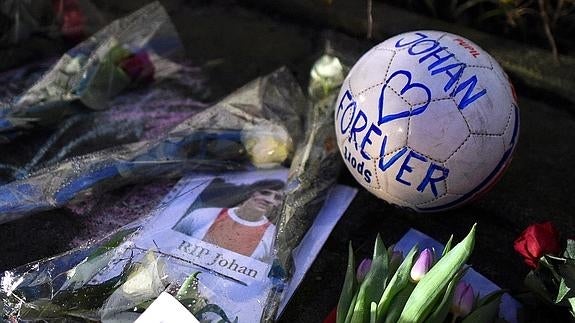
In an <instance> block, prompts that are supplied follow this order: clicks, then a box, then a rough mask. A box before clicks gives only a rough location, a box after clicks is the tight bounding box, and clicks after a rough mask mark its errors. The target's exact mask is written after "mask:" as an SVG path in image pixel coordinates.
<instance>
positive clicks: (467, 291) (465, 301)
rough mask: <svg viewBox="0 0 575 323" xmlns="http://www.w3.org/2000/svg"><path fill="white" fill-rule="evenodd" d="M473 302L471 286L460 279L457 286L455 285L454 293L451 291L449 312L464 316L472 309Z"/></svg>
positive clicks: (473, 296) (456, 315)
mask: <svg viewBox="0 0 575 323" xmlns="http://www.w3.org/2000/svg"><path fill="white" fill-rule="evenodd" d="M474 302H475V295H474V294H473V287H471V285H470V284H468V283H466V282H463V281H460V282H459V284H457V287H455V293H453V300H452V302H451V313H453V315H454V316H455V317H465V316H467V315H468V314H469V313H471V310H473V303H474Z"/></svg>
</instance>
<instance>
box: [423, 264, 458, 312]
mask: <svg viewBox="0 0 575 323" xmlns="http://www.w3.org/2000/svg"><path fill="white" fill-rule="evenodd" d="M466 271H467V270H466V269H463V270H460V271H459V272H458V273H457V275H455V277H453V279H452V280H451V281H450V282H449V284H448V285H447V288H446V289H445V292H444V293H443V297H442V298H441V301H440V302H439V304H437V307H436V308H435V310H434V311H433V312H432V313H431V315H430V316H429V317H428V318H427V320H425V322H426V323H443V322H444V321H445V319H446V318H447V314H449V310H450V309H451V303H452V301H453V294H454V293H455V287H456V286H457V284H458V283H459V280H461V277H462V276H463V275H464V274H465V272H466Z"/></svg>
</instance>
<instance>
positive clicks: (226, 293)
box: [0, 4, 345, 322]
mask: <svg viewBox="0 0 575 323" xmlns="http://www.w3.org/2000/svg"><path fill="white" fill-rule="evenodd" d="M154 6H157V4H152V5H151V6H148V7H146V8H144V9H142V10H140V11H139V14H133V15H131V16H130V17H131V18H130V19H133V20H134V21H137V20H139V19H141V15H142V14H143V15H144V16H145V15H146V13H147V12H150V11H147V10H151V9H150V8H156V9H158V7H154ZM156 9H155V10H156ZM158 10H159V9H158ZM160 11H161V10H160ZM155 12H158V11H157V10H156V11H155ZM126 19H128V18H126ZM123 21H126V20H123ZM108 30H111V29H108ZM98 35H100V36H102V37H104V38H105V36H104V34H100V33H98V34H96V36H94V37H95V38H94V39H97V38H98V37H99V36H98ZM102 48H104V47H102ZM104 52H107V53H109V52H110V51H109V47H107V49H106V50H104ZM152 61H154V60H152ZM59 62H62V60H60V61H59ZM159 62H161V64H163V65H157V64H154V77H155V79H156V82H155V83H154V84H153V86H149V87H147V88H146V87H144V88H138V87H135V88H134V87H132V86H127V87H123V88H122V90H129V91H127V92H126V91H125V92H121V91H114V92H113V95H108V94H109V93H111V92H106V93H104V94H103V95H101V96H100V94H98V96H99V97H100V98H105V99H103V100H99V99H96V100H92V99H88V100H85V99H86V98H88V97H90V96H82V95H78V96H75V97H74V99H73V100H75V101H79V102H82V104H83V105H85V106H89V107H92V108H93V109H92V110H89V112H86V113H78V114H74V116H72V117H69V116H66V117H65V118H63V119H62V121H61V122H59V123H58V122H56V120H50V118H48V119H46V120H47V121H48V122H47V123H51V122H54V123H56V124H59V126H58V127H57V129H56V130H53V131H52V132H50V136H48V139H47V140H46V141H44V142H41V143H35V145H34V147H36V149H31V153H30V154H29V157H28V158H23V157H20V159H18V160H17V161H10V160H6V161H3V162H4V164H3V165H0V166H3V169H4V178H5V183H4V184H3V185H1V186H0V222H7V221H12V220H14V219H18V218H20V217H23V216H26V215H30V214H35V213H38V212H39V211H42V210H47V209H53V208H58V207H63V206H66V207H68V208H70V209H72V210H74V211H75V212H77V213H79V214H84V215H86V214H90V213H93V212H98V213H108V214H110V216H112V217H113V216H114V214H115V213H118V212H120V210H122V209H123V208H125V205H127V206H128V208H129V209H130V210H131V212H134V213H137V216H136V217H135V218H136V220H135V221H134V222H132V223H130V224H128V225H126V226H124V227H122V228H121V229H119V230H117V231H116V232H115V233H113V234H112V235H109V236H107V237H105V238H103V239H101V240H98V241H95V242H93V243H89V244H84V245H82V246H81V247H79V248H76V249H74V250H71V251H69V252H66V253H64V254H61V255H58V256H55V257H52V258H49V259H43V260H40V261H36V262H33V263H30V264H27V265H24V266H21V267H19V268H16V269H14V270H9V271H5V272H4V273H3V274H2V276H1V277H0V299H2V304H3V307H2V318H3V319H4V320H8V321H12V322H34V321H48V322H76V321H77V322H84V321H102V322H133V321H135V320H137V319H138V317H140V315H141V314H142V313H143V312H146V310H147V309H149V308H152V307H151V304H153V303H154V301H155V300H156V299H158V297H159V296H160V295H164V296H165V295H167V296H165V297H163V299H166V297H167V298H168V299H171V300H173V301H175V302H176V303H179V304H181V305H183V306H185V307H184V308H185V309H187V311H189V312H191V313H193V314H194V315H195V316H196V317H197V318H198V319H199V320H200V321H201V322H256V321H258V320H259V321H265V322H268V321H274V320H275V317H276V315H277V312H278V307H279V303H280V301H281V299H282V297H283V296H284V295H283V293H284V291H285V289H286V286H287V285H288V284H289V283H290V280H291V278H292V275H293V272H294V269H295V268H294V261H293V259H292V252H293V251H294V249H296V248H297V247H298V245H299V244H300V242H301V240H302V238H303V237H304V235H305V233H306V232H307V231H308V230H309V229H310V226H311V225H312V223H313V221H314V219H315V218H316V216H317V214H318V212H320V209H321V208H322V206H323V205H324V202H325V201H326V198H327V197H328V194H329V192H330V190H331V189H332V187H333V186H334V184H335V183H336V180H337V175H338V172H339V170H340V167H341V161H340V158H339V153H338V150H337V144H336V142H335V134H334V131H333V100H334V99H335V95H336V94H337V90H338V87H339V85H340V84H341V81H342V80H343V75H345V71H344V67H343V66H342V65H341V63H340V62H339V60H338V59H337V58H335V57H333V56H325V57H323V58H322V59H320V60H319V61H318V62H317V64H316V66H314V68H313V69H312V71H313V72H312V81H311V84H310V88H309V91H308V93H309V96H307V97H306V96H305V95H304V93H302V91H301V89H300V87H299V85H298V84H297V82H296V81H295V79H294V78H293V76H292V75H291V74H290V73H289V72H288V71H287V70H286V69H279V70H277V71H275V72H273V73H271V74H269V75H267V76H264V77H260V78H258V79H256V80H254V81H252V82H250V83H249V84H247V85H246V86H244V87H242V88H240V89H238V90H237V91H235V92H234V93H232V94H231V95H229V96H228V97H226V98H225V99H223V100H221V101H220V102H218V103H217V104H215V105H212V106H210V107H205V106H204V105H203V104H201V103H199V102H198V101H195V100H193V99H190V100H189V101H186V100H187V99H186V95H189V94H190V93H197V92H198V91H197V90H198V89H197V78H196V76H197V75H196V74H194V73H195V71H194V70H192V69H190V68H189V67H186V66H184V65H180V64H176V63H174V62H171V61H168V60H165V59H161V60H159ZM57 64H60V63H57ZM88 65H89V64H88ZM98 66H101V65H98ZM159 66H162V67H161V68H159ZM159 71H164V72H166V71H167V72H169V73H167V72H166V73H165V77H163V78H157V76H158V74H157V73H158V72H159ZM28 73H31V74H32V75H38V73H36V72H34V69H31V70H30V69H28V70H26V69H23V70H21V74H20V75H21V76H22V75H28ZM48 74H49V73H48ZM48 74H46V75H48ZM17 75H18V74H17ZM96 79H97V78H96ZM45 80H47V79H46V78H45V77H44V78H42V79H41V81H40V82H38V83H36V85H35V86H38V84H42V82H44V81H45ZM25 83H26V82H25V81H23V82H22V84H25ZM49 84H50V82H48V83H46V85H47V86H48V87H49V86H50V85H49ZM32 88H33V87H32ZM90 92H91V93H101V92H97V91H92V90H90ZM27 93H35V92H34V91H31V92H30V91H29V92H27ZM74 93H77V92H74ZM31 98H32V99H31V101H27V102H34V100H35V99H34V98H39V96H38V97H34V95H32V96H31ZM40 101H41V100H40ZM64 101H66V100H64ZM84 101H85V102H84ZM135 102H136V103H135ZM171 102H173V103H174V104H173V105H172V104H171ZM94 103H95V104H94ZM100 103H105V106H106V107H109V110H98V109H100V108H101V107H103V106H104V104H102V105H101V104H100ZM61 104H62V100H59V101H58V104H57V106H58V107H59V108H56V110H51V109H52V107H49V106H48V105H44V104H40V105H39V106H37V108H38V109H39V110H44V109H48V110H51V112H50V113H48V114H47V115H50V114H51V113H52V112H54V111H59V110H58V109H61V108H60V107H62V106H66V105H67V104H68V102H67V101H66V103H64V105H61ZM32 106H33V105H27V107H32ZM159 107H162V109H158V108H159ZM190 108H191V109H190ZM35 109H36V108H34V109H32V110H35ZM24 110H26V109H24ZM32 110H30V111H32ZM48 110H46V111H48ZM26 113H28V112H26ZM135 116H136V117H135ZM158 116H161V118H163V119H166V120H165V122H161V123H158V122H157V119H158ZM12 117H13V116H12V115H11V118H12ZM5 120H9V122H12V121H13V120H16V119H13V118H12V119H10V118H5ZM38 120H39V119H38ZM304 120H305V127H304ZM132 122H135V123H132ZM110 123H111V124H110ZM6 124H7V123H6ZM33 124H34V125H35V123H27V124H25V126H30V125H33ZM122 125H123V126H122ZM14 126H16V123H13V124H12V126H8V127H7V128H5V129H9V130H6V131H5V132H4V133H5V134H6V133H17V132H19V131H21V130H28V129H27V128H25V127H21V126H16V127H14ZM86 126H87V128H88V129H90V130H89V131H88V132H87V133H86V131H85V128H86ZM172 126H173V127H172ZM170 128H171V130H168V129H170ZM33 131H38V129H33ZM88 134H90V135H88ZM36 135H37V133H36ZM85 136H88V137H85ZM34 137H37V136H34ZM5 138H7V139H9V140H10V143H8V144H6V145H7V147H12V149H13V147H14V145H16V144H21V143H22V142H26V140H28V139H27V138H28V137H27V136H25V135H24V136H21V137H9V136H5ZM102 138H110V139H111V140H110V141H108V142H107V143H106V144H104V145H103V146H102V144H101V140H100V139H102ZM70 139H72V140H70ZM74 139H77V140H78V141H77V144H74V142H76V141H75V140H74ZM281 166H285V167H287V166H289V169H286V168H283V167H281ZM0 168H2V167H0ZM258 168H259V169H262V168H264V169H266V170H257V169H258ZM0 170H1V169H0ZM240 170H241V171H243V172H241V173H238V172H237V171H240ZM206 172H209V173H206ZM182 176H185V177H184V178H183V179H182V180H180V181H179V182H178V184H176V185H175V186H174V187H173V188H171V189H169V186H170V184H171V182H166V180H165V179H166V178H178V177H182ZM133 183H139V184H140V185H136V186H132V187H131V189H130V190H129V192H127V193H126V192H124V193H126V194H125V195H124V196H122V197H121V198H117V199H112V200H111V201H110V203H102V204H100V205H98V207H96V208H95V209H96V211H94V210H93V209H91V207H90V206H86V204H90V203H92V204H93V203H99V202H94V200H95V199H93V198H91V199H87V198H86V197H98V196H102V194H103V193H104V192H110V190H112V189H116V188H118V187H121V186H125V185H127V184H133ZM168 190H169V191H170V192H169V193H168V194H167V195H165V196H164V197H163V198H161V196H163V195H164V194H165V193H166V192H167V191H168ZM115 192H117V191H115ZM148 196H152V197H151V198H147V197H148ZM160 199H161V200H160ZM262 209H265V210H263V211H262ZM246 210H251V212H252V213H253V212H255V211H254V210H258V211H257V212H255V213H253V214H256V215H258V216H259V218H256V219H251V218H250V217H249V214H250V212H247V211H246ZM253 214H252V215H253ZM140 216H143V217H140ZM206 219H207V220H206ZM253 222H255V223H257V225H254V223H253ZM206 223H207V224H206ZM238 223H239V226H238ZM220 230H223V231H220ZM226 230H227V231H226ZM229 230H232V231H231V232H230V231H229ZM218 232H219V233H218ZM247 233H250V234H249V235H247V236H248V237H252V235H251V234H255V235H256V238H253V237H252V238H249V239H248V240H245V239H243V238H242V237H243V236H244V235H246V234H247Z"/></svg>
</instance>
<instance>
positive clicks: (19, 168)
mask: <svg viewBox="0 0 575 323" xmlns="http://www.w3.org/2000/svg"><path fill="white" fill-rule="evenodd" d="M174 37H176V35H175V31H174V30H173V26H171V23H170V22H169V20H168V17H167V15H166V13H165V11H164V10H163V9H162V7H161V6H160V5H159V4H158V3H153V4H151V5H148V6H146V7H144V8H143V9H140V10H139V11H137V12H135V13H133V14H131V15H130V16H128V17H126V18H123V19H120V20H118V21H115V22H113V23H112V24H111V25H110V26H108V27H106V28H104V29H103V30H102V31H100V32H98V33H96V34H95V35H94V36H92V37H91V38H90V39H88V40H86V41H85V42H83V43H81V44H80V45H78V46H77V47H75V48H74V49H73V50H72V51H71V52H69V53H67V54H65V55H64V56H63V58H62V59H60V60H59V61H58V62H57V63H56V64H55V66H54V67H52V68H51V69H49V71H48V72H47V73H46V74H44V76H42V77H41V78H40V80H39V81H38V82H36V83H35V84H34V85H33V86H31V87H30V88H28V90H26V91H24V94H23V95H21V96H20V97H19V98H18V99H17V100H16V102H15V103H14V104H13V105H11V106H10V107H9V108H8V109H6V110H4V116H3V118H0V124H1V125H2V126H3V128H2V129H3V131H0V132H1V133H2V134H4V139H5V140H12V142H10V144H8V145H6V146H5V151H10V150H12V149H13V150H14V151H15V152H17V154H6V155H5V156H4V158H0V159H4V160H2V163H0V171H2V170H3V171H4V173H7V176H6V177H5V184H4V185H1V186H0V223H2V222H8V221H12V220H14V219H17V218H20V217H22V216H24V215H27V214H31V213H35V212H38V211H42V210H47V209H52V208H57V207H61V206H63V205H66V204H68V203H70V202H72V201H74V202H78V201H80V200H81V199H82V198H84V197H86V196H93V195H98V194H101V193H102V192H104V191H108V190H110V189H113V188H117V187H120V186H123V185H126V184H131V183H136V182H143V181H149V180H151V179H153V178H158V177H168V176H181V175H182V174H184V173H185V172H187V171H190V170H196V171H197V170H230V169H240V168H245V167H251V166H252V165H255V166H258V167H273V166H275V165H278V164H281V163H282V162H285V161H287V160H289V158H291V155H292V154H293V146H294V145H295V143H297V142H299V141H300V137H301V132H302V131H301V130H300V129H301V127H302V126H301V123H302V113H303V110H304V108H305V107H304V105H305V98H304V97H303V94H302V93H301V90H300V89H299V87H298V85H297V84H296V82H295V81H294V80H293V77H292V76H291V75H289V73H288V72H287V71H285V70H280V71H278V72H276V73H273V74H271V75H270V76H267V77H264V78H261V79H259V80H256V81H254V82H253V83H252V84H250V85H247V86H246V87H245V88H243V89H241V90H239V91H238V92H236V93H234V94H232V95H230V96H229V97H227V98H225V99H223V100H222V101H221V102H219V103H218V104H216V105H214V106H212V107H210V108H207V109H205V111H203V112H202V113H200V114H197V115H194V114H195V113H196V112H197V111H198V110H203V109H204V107H203V106H202V104H201V103H198V102H197V101H195V100H193V99H192V98H193V97H190V95H194V93H197V92H198V89H197V88H196V86H197V83H195V82H194V78H193V77H194V74H193V73H190V72H191V71H190V68H187V67H185V66H182V65H179V64H176V63H174V62H171V61H169V60H166V59H164V58H162V57H161V56H158V55H157V54H156V53H160V52H161V53H162V54H169V53H170V52H172V51H173V50H177V48H178V46H177V44H179V41H178V40H177V38H174ZM127 49H130V50H131V51H133V52H134V53H132V54H130V53H129V51H128V50H127ZM142 53H143V54H142ZM138 55H144V57H147V58H149V59H150V60H151V61H147V58H141V57H140V56H138ZM117 56H119V57H124V61H122V62H123V63H121V64H120V65H115V64H112V65H110V64H108V63H110V60H115V59H116V58H112V57H117ZM73 61H76V63H77V64H76V63H73ZM82 62H83V63H82ZM142 62H143V63H142ZM124 63H126V64H125V65H122V64H124ZM70 64H72V65H74V64H76V65H75V69H74V72H73V73H72V74H70V75H65V73H63V70H66V69H69V67H70ZM149 64H151V65H149ZM26 72H28V71H26V70H24V71H22V73H24V74H26ZM36 74H38V73H36ZM196 74H197V73H196ZM128 76H129V77H130V78H131V79H132V81H133V82H135V83H133V82H132V81H131V82H132V83H133V84H132V83H126V82H123V81H122V80H124V81H125V80H126V79H125V78H126V77H128ZM151 78H154V79H155V80H156V82H155V83H154V84H153V85H151V84H148V85H145V84H144V85H142V84H140V83H141V82H144V83H146V82H148V81H150V80H151ZM190 78H191V81H190V80H189V79H190ZM104 81H105V82H104ZM120 81H121V82H120ZM118 82H120V83H118ZM23 83H24V82H23ZM138 84H139V85H140V86H139V87H133V86H135V85H138ZM127 89H129V90H130V91H128V92H125V93H123V94H121V91H123V90H127ZM78 102H81V103H82V105H83V106H84V107H85V106H88V107H91V108H93V109H96V110H98V109H101V108H104V107H111V109H110V110H109V111H102V112H100V111H85V109H84V108H81V109H84V111H79V110H77V109H78V104H79V103H78ZM134 102H135V103H134ZM190 105H191V106H194V107H195V108H198V109H196V110H190V109H189V107H190ZM186 108H187V109H186ZM69 113H72V114H73V115H72V116H69V115H68V114H69ZM170 113H171V115H170ZM191 115H193V117H192V118H188V119H186V118H185V117H190V116H191ZM162 116H164V117H165V118H169V119H170V120H168V121H167V122H164V123H162V124H159V123H158V122H157V120H158V117H162ZM59 118H62V119H63V120H62V121H61V122H60V123H59V124H58V123H56V122H57V121H58V120H59ZM64 118H65V119H64ZM176 121H177V122H179V124H177V122H176ZM50 123H56V124H58V125H59V127H58V129H57V130H54V132H52V133H51V136H50V137H49V138H48V140H46V141H45V142H43V143H41V144H38V143H37V142H33V143H32V144H30V143H29V142H27V141H26V139H23V140H20V138H14V137H15V135H17V134H18V133H19V132H21V131H22V130H28V129H27V127H30V126H33V125H37V124H50ZM174 124H177V125H176V126H175V127H174V128H173V129H172V130H170V131H168V130H167V129H168V128H169V127H170V126H172V125H174ZM86 128H87V129H89V131H86ZM0 136H1V135H0ZM35 137H36V138H38V137H40V136H35ZM16 139H18V140H16ZM30 146H35V147H36V149H32V150H33V153H32V154H29V155H27V154H26V153H25V150H26V149H24V150H22V149H21V147H30ZM14 159H16V160H14Z"/></svg>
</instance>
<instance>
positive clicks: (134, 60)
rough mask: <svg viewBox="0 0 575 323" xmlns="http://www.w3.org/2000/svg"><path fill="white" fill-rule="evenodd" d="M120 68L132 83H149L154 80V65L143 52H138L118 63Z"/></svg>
mask: <svg viewBox="0 0 575 323" xmlns="http://www.w3.org/2000/svg"><path fill="white" fill-rule="evenodd" d="M120 67H121V68H122V70H124V72H126V74H128V76H130V78H131V79H132V81H134V82H142V83H149V82H152V81H153V80H154V64H152V61H151V60H150V56H149V55H148V53H146V52H145V51H139V52H137V53H135V54H133V55H130V56H128V57H126V58H125V59H124V60H123V61H122V62H120Z"/></svg>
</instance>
